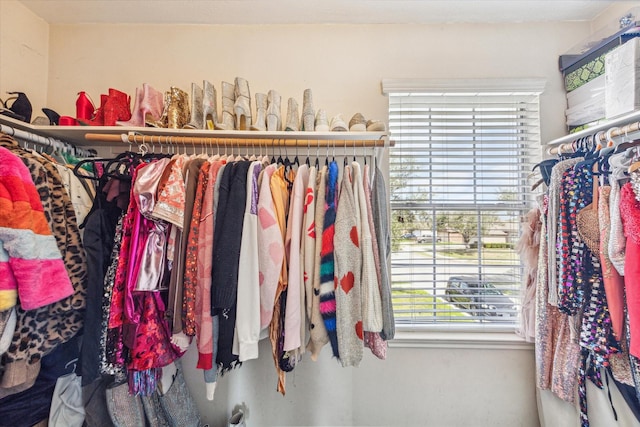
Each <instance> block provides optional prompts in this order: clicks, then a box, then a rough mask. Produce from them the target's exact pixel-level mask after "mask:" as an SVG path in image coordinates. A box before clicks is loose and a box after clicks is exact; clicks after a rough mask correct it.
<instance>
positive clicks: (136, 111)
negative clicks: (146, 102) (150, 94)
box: [116, 88, 144, 127]
mask: <svg viewBox="0 0 640 427" xmlns="http://www.w3.org/2000/svg"><path fill="white" fill-rule="evenodd" d="M143 95H144V93H143V91H142V89H138V88H136V101H135V103H134V105H133V111H132V112H131V119H130V120H128V121H119V120H118V121H116V125H118V126H134V127H144V117H143V116H142V110H141V109H140V104H141V102H142V97H143Z"/></svg>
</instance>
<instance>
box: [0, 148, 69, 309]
mask: <svg viewBox="0 0 640 427" xmlns="http://www.w3.org/2000/svg"><path fill="white" fill-rule="evenodd" d="M72 294H73V287H72V286H71V281H70V279H69V276H68V275H67V271H66V270H65V267H64V263H63V261H62V257H61V255H60V251H59V250H58V247H57V245H56V241H55V239H54V237H53V236H52V235H51V230H50V229H49V224H48V223H47V220H46V218H45V216H44V210H43V208H42V203H41V202H40V196H39V195H38V192H37V190H36V187H35V185H34V184H33V181H32V179H31V175H30V173H29V169H27V167H26V166H25V165H24V164H23V163H22V161H21V160H20V158H19V157H17V156H15V155H14V154H12V153H11V152H10V151H9V150H7V149H6V148H2V147H0V311H4V310H8V309H10V308H11V307H13V306H15V305H16V304H17V299H18V297H19V298H20V305H21V306H22V308H23V309H24V310H33V309H36V308H39V307H43V306H45V305H48V304H51V303H53V302H56V301H58V300H61V299H62V298H66V297H68V296H70V295H72Z"/></svg>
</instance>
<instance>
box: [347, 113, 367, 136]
mask: <svg viewBox="0 0 640 427" xmlns="http://www.w3.org/2000/svg"><path fill="white" fill-rule="evenodd" d="M349 130H350V131H351V132H364V131H366V130H367V120H366V119H365V118H364V116H363V115H362V114H360V113H355V114H354V115H353V117H351V120H349Z"/></svg>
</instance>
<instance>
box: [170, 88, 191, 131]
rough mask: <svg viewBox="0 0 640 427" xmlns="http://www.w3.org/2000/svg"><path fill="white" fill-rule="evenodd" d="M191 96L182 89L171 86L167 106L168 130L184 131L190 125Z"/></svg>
mask: <svg viewBox="0 0 640 427" xmlns="http://www.w3.org/2000/svg"><path fill="white" fill-rule="evenodd" d="M189 116H190V114H189V95H187V92H185V91H183V90H182V89H180V88H177V87H175V86H171V88H170V89H169V99H168V105H167V128H169V129H182V128H183V127H184V126H185V125H186V124H187V123H189Z"/></svg>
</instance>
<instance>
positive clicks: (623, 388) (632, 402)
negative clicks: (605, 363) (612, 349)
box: [606, 368, 640, 421]
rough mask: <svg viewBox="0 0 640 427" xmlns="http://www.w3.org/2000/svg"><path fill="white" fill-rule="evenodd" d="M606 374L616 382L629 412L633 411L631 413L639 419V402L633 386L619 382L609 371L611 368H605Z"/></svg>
mask: <svg viewBox="0 0 640 427" xmlns="http://www.w3.org/2000/svg"><path fill="white" fill-rule="evenodd" d="M606 375H608V376H609V378H611V379H612V380H613V382H614V383H615V384H616V386H617V387H618V391H620V394H621V395H622V397H623V398H624V400H625V402H627V405H628V406H629V409H631V412H633V415H635V417H636V419H637V420H638V421H640V402H639V401H638V397H637V396H636V389H635V387H633V386H630V385H627V384H624V383H621V382H620V381H618V380H616V379H615V377H614V376H613V374H612V373H611V368H607V374H606ZM609 387H610V386H609ZM609 393H610V392H609ZM609 396H610V395H609ZM609 399H611V397H609ZM612 406H613V404H612Z"/></svg>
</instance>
